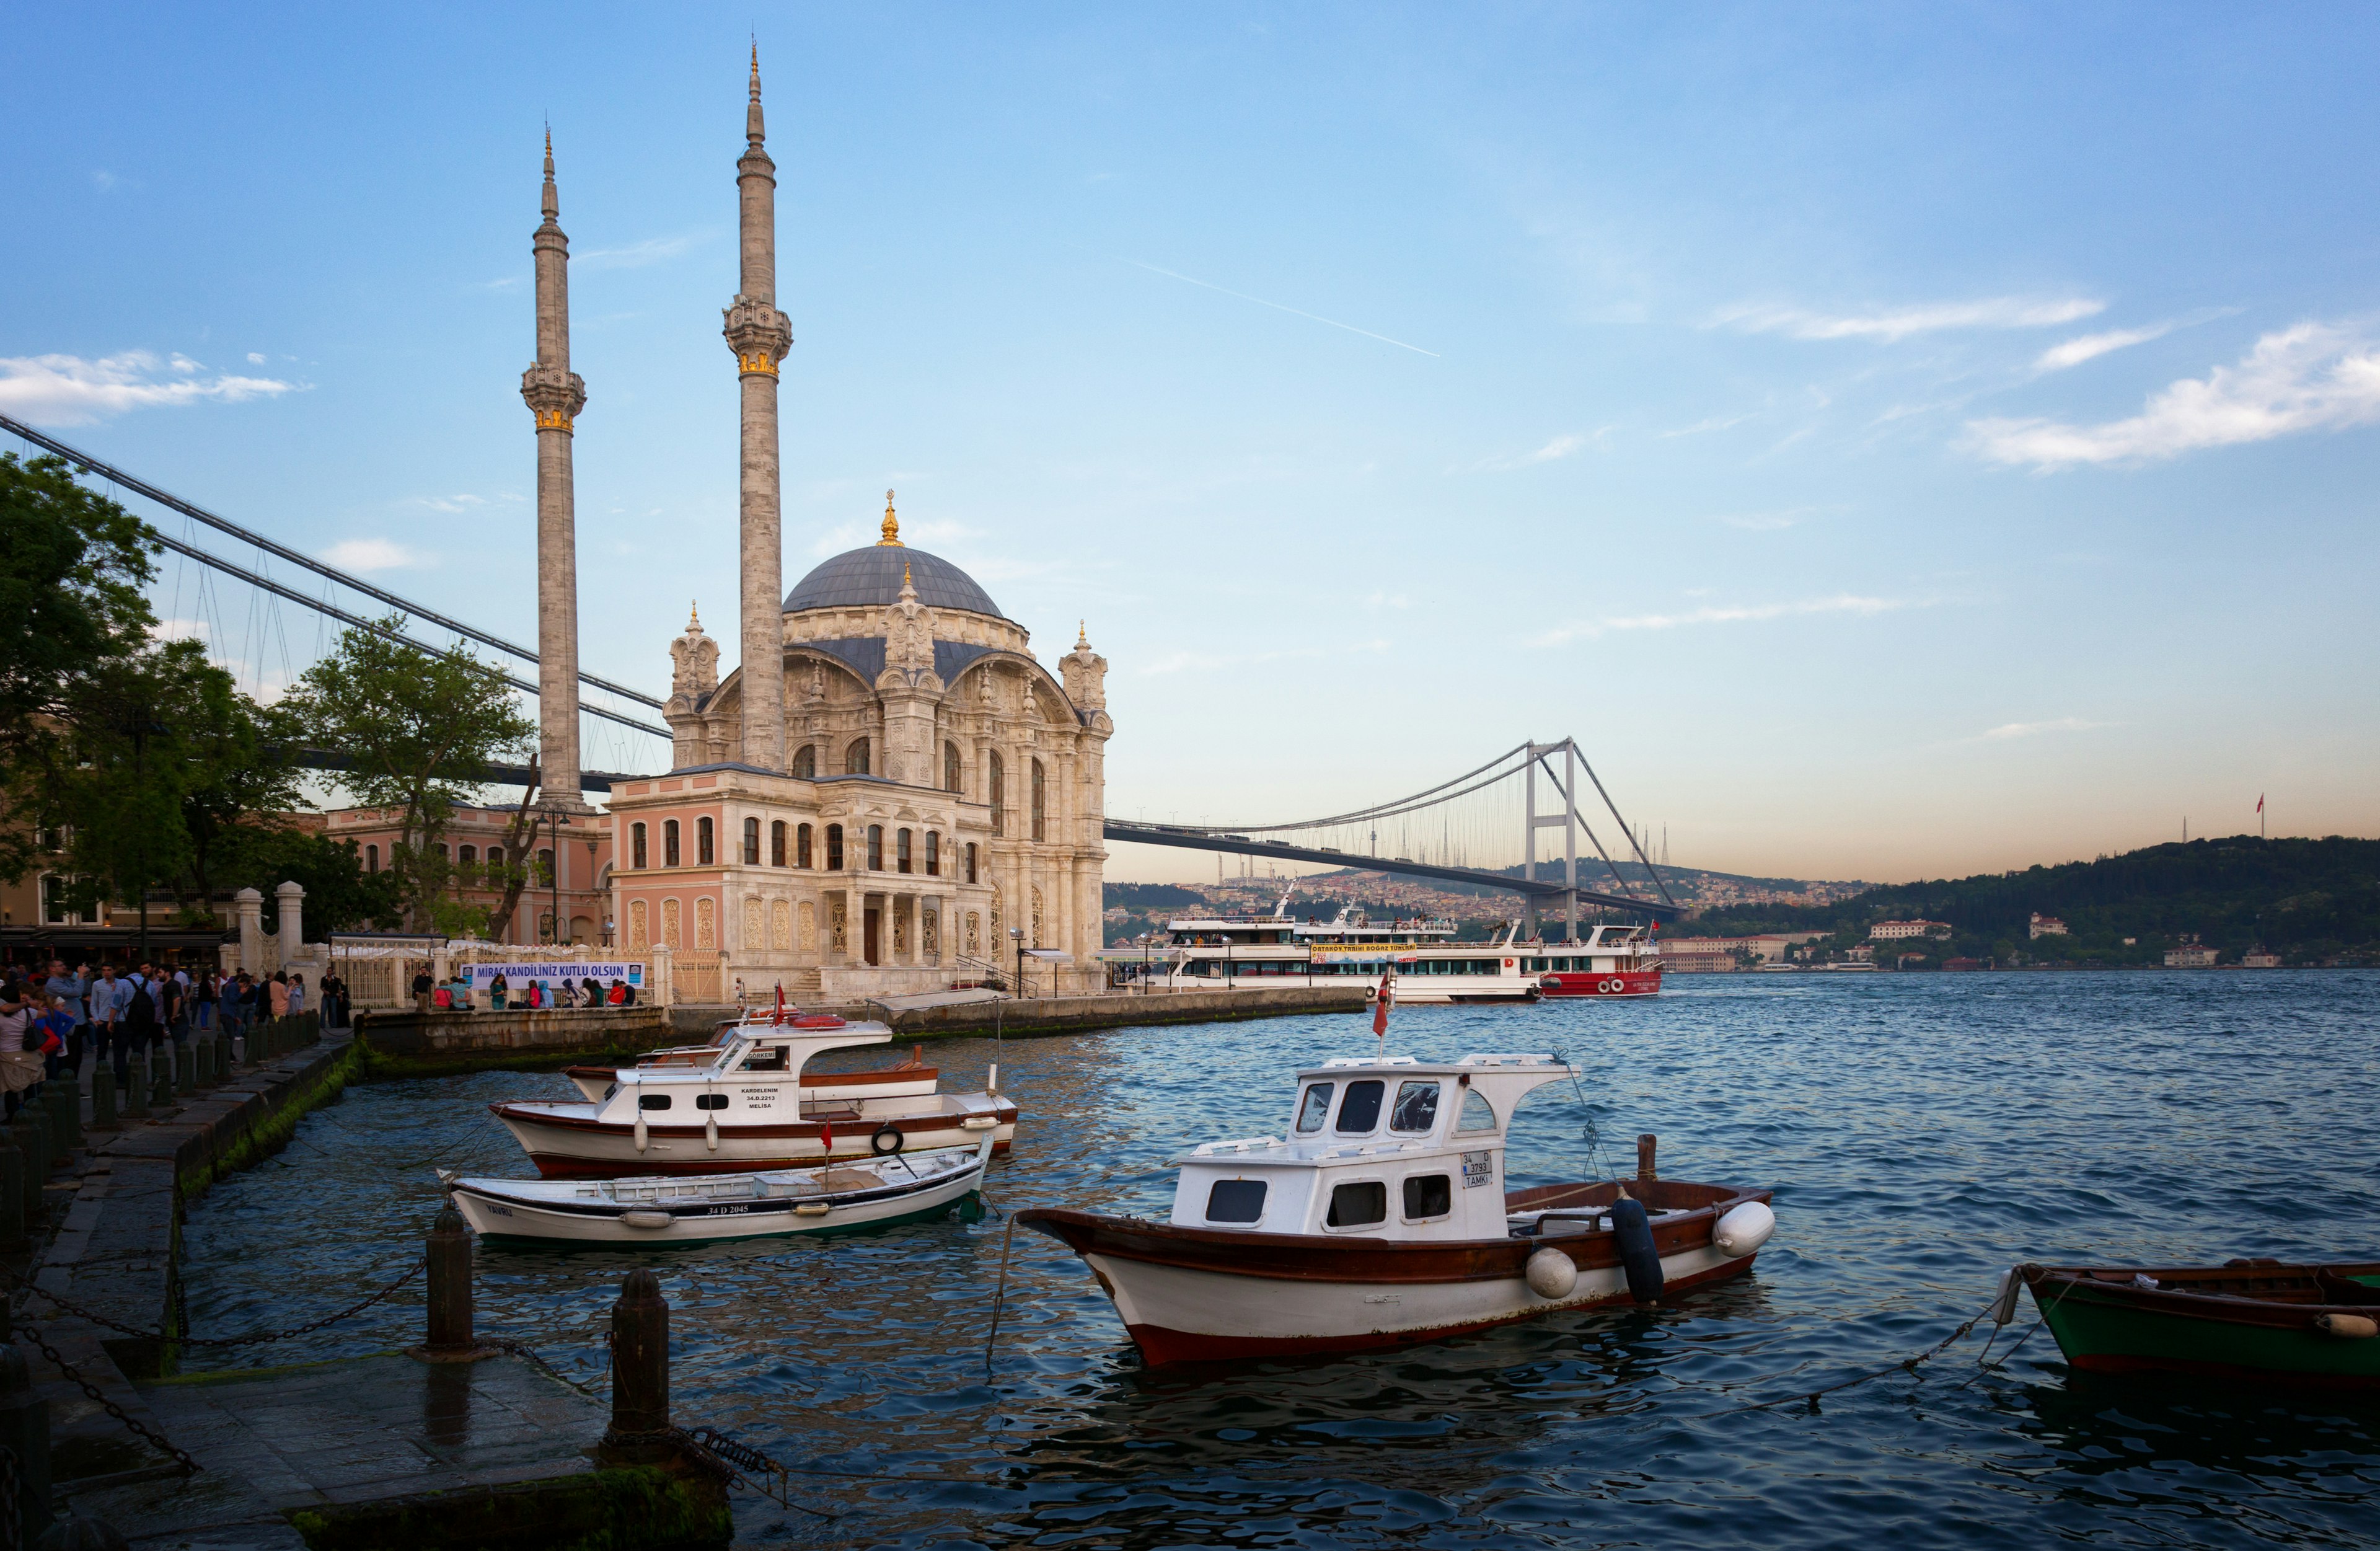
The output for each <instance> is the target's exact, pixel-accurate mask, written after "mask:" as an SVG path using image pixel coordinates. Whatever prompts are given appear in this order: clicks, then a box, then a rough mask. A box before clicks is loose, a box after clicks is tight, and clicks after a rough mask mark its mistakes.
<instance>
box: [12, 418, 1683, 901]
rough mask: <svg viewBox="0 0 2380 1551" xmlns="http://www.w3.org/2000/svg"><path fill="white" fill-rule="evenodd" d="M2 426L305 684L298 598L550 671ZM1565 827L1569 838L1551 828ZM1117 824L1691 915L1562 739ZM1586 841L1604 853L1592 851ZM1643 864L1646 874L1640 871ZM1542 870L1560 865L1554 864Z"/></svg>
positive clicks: (644, 704) (617, 690)
mask: <svg viewBox="0 0 2380 1551" xmlns="http://www.w3.org/2000/svg"><path fill="white" fill-rule="evenodd" d="M0 431H6V432H7V433H9V434H14V435H16V436H18V437H20V438H22V439H23V440H24V441H25V442H26V443H27V444H28V445H29V446H34V447H39V448H41V449H42V450H43V451H46V452H49V453H52V454H55V456H57V457H59V458H64V459H66V460H67V463H68V464H70V465H71V466H72V467H73V468H74V469H75V470H76V471H77V472H78V473H79V474H81V475H84V476H85V477H95V478H99V479H102V480H104V481H106V482H109V483H110V484H111V485H113V486H115V487H116V489H118V490H119V491H122V492H127V493H129V494H131V495H138V496H140V497H141V498H143V499H146V500H148V501H151V502H153V503H154V504H156V505H157V506H159V507H163V508H164V510H166V511H168V512H171V513H174V514H176V516H178V517H179V518H180V519H182V532H181V533H180V535H179V536H176V534H174V533H171V532H167V531H164V530H163V529H162V528H159V527H158V525H156V524H153V523H152V531H156V532H157V537H158V539H159V542H160V543H163V544H164V547H165V548H166V549H167V550H168V551H169V552H171V553H173V554H174V555H176V556H179V557H180V558H181V559H182V560H183V561H184V562H186V563H191V564H195V565H197V566H198V567H200V568H201V570H200V577H201V578H203V576H204V574H205V573H206V572H210V571H212V572H214V573H218V574H221V575H225V576H229V577H231V578H233V579H235V580H239V581H241V582H244V583H246V584H247V585H248V586H249V587H250V588H252V589H254V590H255V592H256V594H257V595H258V596H259V597H260V598H262V599H264V600H267V602H268V606H269V607H274V609H275V612H273V614H272V615H271V616H269V617H266V618H264V619H263V620H261V621H260V620H259V619H258V617H256V616H255V615H254V613H253V612H252V611H251V616H250V619H249V645H250V646H251V647H253V646H254V644H255V642H256V641H258V639H259V638H260V637H270V636H273V635H276V634H278V635H281V636H282V637H283V645H282V653H283V657H284V668H285V671H286V672H288V674H289V676H290V677H294V676H295V664H294V662H293V661H291V660H290V658H289V653H288V650H287V646H286V641H285V631H283V630H282V629H281V626H280V622H279V618H278V614H277V604H278V603H279V602H288V603H292V604H295V605H298V606H299V607H302V608H305V609H307V610H310V611H311V612H312V613H314V614H315V615H316V616H317V617H321V618H323V619H329V620H335V621H337V622H338V623H340V624H344V625H346V626H348V627H350V628H352V629H363V630H370V631H371V632H373V633H375V634H377V635H381V636H384V637H387V638H389V639H390V640H393V641H402V642H404V643H406V644H408V645H412V646H416V647H419V648H420V649H422V650H424V651H429V652H439V651H442V650H445V648H442V647H440V646H438V645H437V644H435V643H433V642H431V641H424V640H421V639H419V637H418V636H415V635H412V634H409V633H407V627H419V626H428V627H431V628H433V629H440V630H443V631H445V632H447V633H448V634H449V635H450V636H451V637H453V638H454V641H455V643H456V644H459V643H461V642H464V641H468V642H470V643H472V644H473V645H476V646H484V647H487V648H490V649H491V650H492V651H494V652H496V653H500V654H501V655H502V656H504V657H509V658H512V659H514V660H516V662H518V663H521V664H524V665H526V666H528V667H529V668H531V669H534V667H535V666H536V664H537V653H535V652H533V651H531V650H529V649H528V647H525V646H522V645H519V644H518V643H516V642H514V641H507V640H504V638H503V637H500V636H495V635H492V634H489V633H488V632H486V631H484V630H481V629H477V628H476V627H473V626H471V625H468V624H466V623H464V622H463V621H461V620H458V619H454V618H450V617H447V616H445V615H443V614H442V613H440V612H438V611H437V610H434V609H431V608H426V607H423V606H422V605H419V604H417V603H414V602H412V601H411V600H409V599H407V598H404V597H400V596H399V595H397V594H396V593H395V592H389V591H387V590H386V589H383V588H382V587H379V586H377V585H375V584H374V583H371V582H370V581H367V580H364V579H363V578H361V577H358V576H356V575H354V574H352V573H351V572H349V571H347V570H345V569H342V568H339V567H336V566H334V565H331V564H329V563H327V562H325V561H323V560H322V559H319V558H317V557H315V556H310V555H306V554H303V553H302V552H300V551H297V550H294V549H290V548H288V547H287V546H285V545H283V544H280V543H275V542H274V541H273V540H272V539H269V538H267V537H265V536H264V535H263V534H261V533H258V532H256V531H253V530H251V529H249V528H246V527H243V526H242V525H240V524H238V523H237V522H234V521H232V520H230V519H227V518H225V517H222V516H220V515H218V514H216V513H213V512H211V511H208V510H206V509H205V508H203V507H199V506H197V505H195V504H193V503H191V502H189V501H186V500H184V499H182V498H181V497H179V496H177V495H173V494H172V493H170V492H168V491H165V490H162V489H160V488H158V487H157V486H155V485H153V484H151V483H149V482H146V481H144V480H141V479H140V478H138V477H137V476H135V475H133V474H130V473H128V472H126V471H125V470H121V469H118V468H115V467H114V466H112V465H110V464H109V463H107V462H105V461H104V460H103V459H101V458H95V457H93V456H91V454H89V453H87V452H84V451H82V450H80V449H79V448H77V447H73V446H68V445H67V444H66V443H63V442H60V441H58V440H57V439H55V437H52V436H50V435H48V434H45V433H43V432H41V431H39V430H36V429H35V428H33V427H32V426H30V425H26V424H24V423H22V422H21V421H17V420H15V419H13V418H11V417H9V416H7V415H5V414H0ZM200 527H204V528H206V529H209V530H212V531H214V532H216V533H219V534H222V535H225V536H227V537H229V538H230V539H232V540H234V541H235V542H237V543H240V544H244V545H246V546H248V547H249V549H251V550H252V551H253V552H254V558H253V559H252V560H250V561H249V562H247V563H243V562H242V561H240V560H235V559H231V558H228V557H226V556H222V555H218V554H215V553H213V552H212V551H210V550H208V549H206V548H205V547H204V546H202V545H201V544H200V543H199V542H198V539H199V533H198V529H199V528H200ZM275 561H278V562H281V563H282V564H284V565H287V566H294V567H296V568H299V569H300V570H302V571H305V572H307V573H309V574H310V576H312V577H314V578H316V579H319V580H320V581H321V583H322V595H321V596H319V597H318V596H315V595H313V594H312V593H311V592H309V591H308V590H306V589H303V588H300V587H298V586H296V585H293V584H292V583H291V582H289V581H285V580H281V579H280V578H277V577H275V576H274V575H273V574H272V573H271V570H270V567H271V566H272V564H273V562H275ZM334 589H346V591H348V592H353V593H355V594H357V595H358V597H360V598H364V599H369V600H370V601H371V602H372V603H375V604H378V605H382V606H383V607H384V608H387V609H390V610H393V611H395V615H396V616H401V618H397V619H395V621H394V622H392V621H391V620H390V619H386V618H383V619H374V618H371V617H367V616H366V615H364V614H361V613H358V612H357V611H356V610H355V609H353V608H349V607H344V606H342V605H340V604H338V603H337V602H334V595H335V594H334ZM174 591H175V594H176V597H175V602H176V605H178V604H179V602H180V599H181V595H182V592H183V587H182V580H181V579H180V578H179V577H178V576H177V578H176V583H175V589H174ZM191 592H192V594H193V595H194V596H196V597H198V598H200V600H202V612H204V611H205V607H206V605H205V600H207V599H208V593H207V592H206V589H205V586H204V584H203V581H202V580H201V581H200V583H198V584H196V585H194V586H193V587H192V589H191ZM218 613H219V611H218ZM204 622H205V623H208V624H210V625H212V628H213V629H214V632H215V639H214V640H212V641H210V644H211V645H212V646H215V647H216V648H217V649H218V650H221V649H222V648H223V645H224V642H223V640H222V637H223V635H224V632H223V630H222V626H221V621H220V618H219V617H213V616H210V617H208V618H207V620H205V621H204ZM260 625H261V628H260ZM255 658H256V653H254V652H252V651H251V652H250V653H249V655H247V656H245V657H244V658H243V659H242V662H243V665H244V666H247V667H248V668H249V674H250V677H251V678H260V677H261V675H260V674H259V671H258V669H257V667H256V662H255ZM498 671H499V672H500V673H501V675H502V677H503V678H504V682H505V683H507V684H509V685H511V686H512V687H513V688H514V689H516V690H522V691H525V692H527V693H528V694H531V695H534V694H536V692H537V686H536V684H535V683H534V682H532V681H530V680H528V679H525V678H518V677H516V676H515V675H514V674H513V673H510V672H505V671H504V670H503V669H501V668H500V669H499V670H498ZM578 677H579V682H580V685H581V687H582V690H589V691H593V692H594V693H593V694H592V695H591V696H589V698H586V699H584V700H582V702H581V709H582V711H583V712H584V713H585V714H588V715H589V716H594V717H599V718H601V719H603V720H604V721H606V722H608V723H610V724H612V725H613V726H614V727H619V728H624V729H625V730H627V731H629V732H633V733H637V734H642V735H645V736H647V737H650V738H659V739H667V738H668V737H669V731H668V729H667V728H666V727H662V726H661V725H660V724H659V723H657V722H654V721H651V720H649V719H647V718H645V717H643V716H640V715H639V714H637V710H638V709H642V710H650V711H658V710H660V709H661V708H662V702H661V701H659V700H657V699H655V698H653V697H652V696H650V695H648V694H645V693H643V692H642V691H640V690H634V689H631V688H629V687H628V686H626V685H624V684H616V683H613V682H612V681H610V680H609V679H605V678H599V677H597V676H596V675H593V674H590V673H581V674H580V675H579V676H578ZM258 688H261V684H257V683H251V685H250V686H249V689H250V691H251V692H255V690H257V689H258ZM612 747H613V749H614V750H615V751H617V752H618V753H619V754H620V755H622V756H623V763H631V760H630V758H629V757H628V756H630V755H631V752H632V751H630V750H629V749H627V748H624V747H622V746H621V745H620V744H619V743H618V742H617V741H614V742H613V745H612ZM649 750H650V745H646V746H644V748H642V749H639V750H636V751H634V752H645V751H649ZM298 759H299V763H302V764H305V765H308V766H310V767H312V768H315V769H321V770H332V771H334V770H337V769H340V768H343V767H344V765H345V763H346V761H345V760H344V759H343V758H342V757H341V756H340V755H339V754H338V753H337V752H335V751H327V750H306V751H299V753H298ZM1557 762H1559V767H1558V764H1557ZM486 778H487V780H488V781H489V782H490V783H491V784H492V785H511V786H522V785H526V784H527V782H528V779H529V772H528V769H527V768H526V767H520V766H493V767H491V768H490V769H489V770H488V771H487V772H486ZM630 778H632V777H631V776H630V775H628V774H625V773H620V772H602V771H594V770H589V771H587V772H586V773H585V774H584V775H583V777H582V784H583V785H584V786H585V787H586V788H587V789H588V790H589V791H594V792H608V791H609V790H610V789H611V788H612V784H613V782H614V781H618V780H625V779H630ZM1540 782H1542V783H1543V785H1542V786H1540ZM1582 785H1585V786H1587V787H1591V788H1593V790H1594V794H1595V798H1596V800H1597V802H1596V804H1595V805H1594V806H1596V807H1599V809H1600V811H1601V812H1602V813H1603V814H1604V815H1607V816H1608V817H1609V829H1608V833H1609V835H1610V836H1611V837H1613V839H1614V840H1615V841H1617V842H1618V845H1617V847H1616V849H1615V847H1614V846H1613V845H1611V844H1608V843H1607V842H1606V840H1605V838H1604V836H1605V833H1607V832H1606V831H1599V830H1598V829H1597V827H1596V825H1595V824H1594V823H1592V822H1590V818H1589V806H1590V805H1588V804H1585V803H1583V802H1582V801H1581V800H1580V794H1581V788H1582ZM1556 831H1558V832H1559V834H1558V835H1555V834H1553V833H1551V832H1556ZM1105 833H1106V837H1107V838H1109V839H1111V840H1123V841H1129V842H1132V843H1134V844H1135V845H1147V846H1168V847H1174V848H1179V849H1191V850H1203V851H1213V852H1222V853H1229V854H1235V855H1239V856H1244V857H1248V858H1252V859H1267V860H1271V861H1291V862H1303V863H1308V864H1314V865H1319V866H1323V867H1342V868H1353V869H1357V870H1360V871H1365V872H1374V873H1392V874H1397V875H1401V876H1407V877H1415V878H1427V879H1431V880H1434V881H1437V882H1440V883H1451V884H1459V885H1471V886H1474V887H1478V888H1487V889H1495V890H1500V891H1504V892H1509V893H1513V894H1517V895H1519V896H1521V898H1522V901H1523V905H1524V910H1525V911H1526V913H1527V918H1528V923H1529V926H1530V929H1531V930H1532V932H1533V933H1534V932H1535V930H1536V927H1537V925H1538V922H1539V921H1540V919H1541V917H1542V916H1544V915H1546V914H1548V913H1552V912H1557V911H1558V912H1559V915H1560V920H1561V921H1562V922H1563V924H1564V926H1565V929H1566V934H1568V935H1572V936H1575V935H1576V931H1577V926H1578V920H1579V912H1580V911H1581V910H1582V909H1584V910H1618V911H1624V912H1628V913H1631V914H1636V915H1642V916H1645V917H1648V918H1650V919H1653V920H1657V921H1665V920H1669V919H1672V918H1674V917H1675V916H1677V915H1679V914H1681V913H1682V907H1681V906H1680V905H1679V904H1678V902H1677V901H1676V899H1675V898H1672V897H1671V895H1670V889H1669V885H1667V884H1666V883H1665V882H1663V881H1662V879H1661V876H1660V873H1659V872H1658V870H1657V869H1656V868H1655V866H1654V864H1653V860H1652V857H1651V856H1650V855H1649V854H1648V852H1647V851H1646V849H1645V844H1644V842H1643V840H1642V839H1641V838H1640V837H1639V836H1638V834H1637V832H1636V831H1635V830H1634V829H1633V827H1632V826H1631V825H1630V824H1628V823H1627V821H1626V820H1625V819H1623V818H1622V817H1621V812H1620V809H1619V807H1618V805H1617V804H1616V803H1614V802H1613V801H1612V800H1611V796H1610V793H1609V792H1608V791H1607V790H1606V789H1605V788H1604V786H1603V782H1602V780H1601V778H1600V777H1598V776H1597V775H1596V774H1595V771H1594V767H1593V766H1592V765H1590V764H1589V763H1587V760H1586V754H1585V751H1584V750H1582V749H1581V748H1580V747H1579V746H1578V744H1577V743H1576V741H1575V740H1573V739H1569V738H1563V739H1560V740H1559V741H1556V742H1550V743H1540V742H1537V741H1536V740H1534V739H1531V740H1529V741H1526V742H1524V743H1520V744H1517V745H1515V746H1514V747H1512V748H1511V749H1507V750H1506V751H1503V752H1502V753H1500V754H1499V755H1497V756H1496V757H1495V758H1494V759H1492V760H1489V761H1488V762H1487V763H1484V764H1481V765H1479V766H1478V767H1476V768H1475V769H1472V770H1468V771H1465V772H1463V774H1462V775H1457V776H1454V777H1452V778H1451V779H1450V780H1446V781H1441V782H1439V784H1438V785H1436V786H1433V787H1429V788H1425V789H1423V790H1421V791H1418V792H1415V793H1412V794H1410V795H1407V796H1404V797H1400V798H1394V799H1391V800H1387V801H1383V802H1376V803H1373V804H1371V805H1369V806H1366V807H1362V808H1357V809H1353V810H1350V811H1348V812H1339V813H1331V814H1326V815H1323V816H1320V817H1317V818H1310V819H1297V820H1290V821H1286V822H1274V823H1263V824H1205V823H1201V824H1159V823H1152V822H1149V821H1147V820H1128V819H1119V818H1109V819H1108V820H1106V822H1105ZM1582 839H1583V840H1584V841H1585V846H1586V847H1587V848H1589V849H1591V854H1589V855H1582V849H1581V844H1580V843H1581V841H1582ZM1541 842H1542V844H1541ZM1632 862H1633V869H1634V873H1635V877H1634V878H1633V879H1632V877H1631V876H1630V867H1631V863H1632ZM1598 864H1599V865H1598ZM1540 868H1543V869H1545V871H1544V872H1543V873H1540V871H1539V870H1540ZM1607 876H1608V878H1609V883H1610V885H1611V886H1610V887H1609V888H1606V887H1602V886H1600V883H1601V881H1602V880H1603V879H1604V878H1605V877H1607ZM1648 889H1649V890H1650V892H1647V890H1648Z"/></svg>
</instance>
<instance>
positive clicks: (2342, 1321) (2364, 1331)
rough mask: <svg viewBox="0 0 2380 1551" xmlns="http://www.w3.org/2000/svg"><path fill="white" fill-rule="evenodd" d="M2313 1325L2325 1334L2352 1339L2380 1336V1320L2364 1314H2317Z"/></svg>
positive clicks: (2362, 1339)
mask: <svg viewBox="0 0 2380 1551" xmlns="http://www.w3.org/2000/svg"><path fill="white" fill-rule="evenodd" d="M2313 1327H2314V1328H2315V1329H2316V1330H2319V1331H2321V1332H2322V1333H2323V1334H2324V1335H2325V1336H2337V1337H2341V1338H2342V1339H2345V1340H2350V1341H2368V1340H2370V1339H2372V1337H2374V1336H2380V1321H2374V1320H2372V1319H2370V1318H2368V1317H2366V1316H2365V1315H2362V1314H2316V1315H2314V1317H2313Z"/></svg>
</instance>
